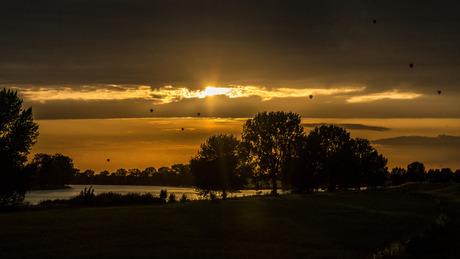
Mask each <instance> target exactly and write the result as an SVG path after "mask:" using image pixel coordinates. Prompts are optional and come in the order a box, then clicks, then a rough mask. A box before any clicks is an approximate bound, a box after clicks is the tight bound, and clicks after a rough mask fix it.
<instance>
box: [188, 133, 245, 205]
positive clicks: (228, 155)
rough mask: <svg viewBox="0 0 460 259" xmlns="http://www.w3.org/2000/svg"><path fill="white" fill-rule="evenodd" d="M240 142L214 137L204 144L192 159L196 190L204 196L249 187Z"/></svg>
mask: <svg viewBox="0 0 460 259" xmlns="http://www.w3.org/2000/svg"><path fill="white" fill-rule="evenodd" d="M239 145H240V141H239V140H237V139H236V138H235V137H234V136H233V135H224V134H221V135H214V136H211V137H210V138H208V139H207V140H206V142H205V143H203V144H202V145H201V148H200V150H199V151H198V154H197V155H196V156H195V157H194V158H192V159H191V160H190V172H191V174H192V175H193V180H194V184H195V186H196V188H197V189H198V190H199V191H200V193H201V194H202V195H204V196H206V195H208V194H211V195H212V194H213V192H221V193H222V197H223V198H225V197H226V195H227V192H234V191H236V190H239V189H241V188H242V187H243V186H244V184H246V176H245V174H244V171H243V170H241V167H240V166H239V164H240V161H239V156H238V147H239Z"/></svg>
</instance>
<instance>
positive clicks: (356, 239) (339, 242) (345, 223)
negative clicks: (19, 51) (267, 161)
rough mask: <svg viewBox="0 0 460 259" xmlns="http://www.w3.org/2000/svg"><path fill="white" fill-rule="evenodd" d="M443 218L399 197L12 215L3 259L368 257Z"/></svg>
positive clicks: (414, 199) (297, 198) (1, 245)
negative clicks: (58, 258)
mask: <svg viewBox="0 0 460 259" xmlns="http://www.w3.org/2000/svg"><path fill="white" fill-rule="evenodd" d="M437 215H438V210H437V206H436V204H435V203H434V202H433V201H432V200H430V199H426V198H423V197H420V196H415V195H410V194H405V193H399V192H392V191H366V192H336V193H315V194H310V195H285V196H279V197H270V196H260V197H246V198H240V199H233V200H226V201H218V202H213V201H196V202H188V203H175V204H163V205H143V206H125V207H88V208H65V209H48V210H37V211H23V212H10V213H1V214H0V230H1V231H0V241H1V242H0V257H1V258H10V257H25V258H30V257H43V258H45V257H46V258H53V257H55V258H56V257H60V258H61V257H78V258H82V257H84V256H86V257H91V258H95V257H104V258H107V257H116V258H120V257H122V258H123V257H129V258H143V257H156V258H159V257H160V258H172V257H176V258H177V257H185V258H187V257H206V258H209V257H217V258H236V257H238V258H241V257H245V258H249V257H255V258H263V257H264V258H267V257H268V258H274V257H284V258H300V257H303V258H305V257H308V258H312V257H313V258H331V257H332V258H368V257H370V256H372V254H373V253H374V252H375V251H376V250H377V249H379V248H384V247H387V246H389V245H390V244H391V243H392V242H394V241H398V240H400V241H404V240H407V238H409V237H411V236H412V235H414V233H418V232H421V231H423V230H424V229H426V227H427V226H428V225H429V224H430V223H432V222H433V221H434V220H435V218H436V217H437Z"/></svg>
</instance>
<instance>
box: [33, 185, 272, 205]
mask: <svg viewBox="0 0 460 259" xmlns="http://www.w3.org/2000/svg"><path fill="white" fill-rule="evenodd" d="M69 186H70V187H71V188H68V189H57V190H34V191H30V192H28V193H27V194H26V202H30V203H31V204H38V203H39V202H41V201H43V200H55V199H69V198H70V197H72V196H76V195H78V194H80V192H81V191H82V190H84V189H85V188H89V187H90V186H93V189H94V193H95V194H98V193H103V192H114V193H120V194H127V193H141V194H143V193H148V192H149V193H152V194H153V195H155V196H159V194H160V191H161V190H167V191H168V195H169V194H171V193H174V195H176V199H180V198H181V196H182V194H185V195H186V196H187V199H189V200H199V199H203V198H202V197H200V196H199V195H198V194H197V192H196V189H195V188H190V187H176V186H144V185H80V184H70V185H69ZM260 191H261V192H262V194H267V193H269V192H270V190H268V189H263V190H260ZM256 194H257V191H256V190H241V191H240V192H238V193H231V194H230V195H229V196H228V197H229V198H231V197H244V196H251V195H256Z"/></svg>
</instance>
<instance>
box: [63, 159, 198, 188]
mask: <svg viewBox="0 0 460 259" xmlns="http://www.w3.org/2000/svg"><path fill="white" fill-rule="evenodd" d="M69 182H70V183H73V184H113V185H119V184H123V185H162V186H192V185H193V179H192V175H191V173H190V168H189V166H188V165H184V164H175V165H172V166H171V167H166V166H163V167H160V168H159V169H158V170H157V169H155V168H154V167H148V168H146V169H144V170H143V171H141V170H139V169H137V168H135V169H129V170H126V169H123V168H120V169H118V170H116V171H115V172H112V173H110V172H109V171H102V172H100V173H99V174H96V173H95V172H94V171H93V170H85V171H83V172H80V171H79V170H77V171H76V172H75V175H74V176H73V178H72V180H71V181H69Z"/></svg>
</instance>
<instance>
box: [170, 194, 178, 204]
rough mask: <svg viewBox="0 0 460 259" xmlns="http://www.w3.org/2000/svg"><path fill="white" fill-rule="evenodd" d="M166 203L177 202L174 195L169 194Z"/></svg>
mask: <svg viewBox="0 0 460 259" xmlns="http://www.w3.org/2000/svg"><path fill="white" fill-rule="evenodd" d="M168 202H170V203H173V202H177V200H176V195H175V194H174V193H171V194H169V197H168Z"/></svg>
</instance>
